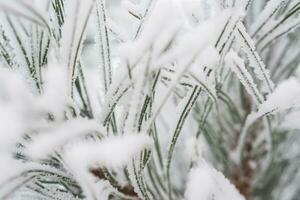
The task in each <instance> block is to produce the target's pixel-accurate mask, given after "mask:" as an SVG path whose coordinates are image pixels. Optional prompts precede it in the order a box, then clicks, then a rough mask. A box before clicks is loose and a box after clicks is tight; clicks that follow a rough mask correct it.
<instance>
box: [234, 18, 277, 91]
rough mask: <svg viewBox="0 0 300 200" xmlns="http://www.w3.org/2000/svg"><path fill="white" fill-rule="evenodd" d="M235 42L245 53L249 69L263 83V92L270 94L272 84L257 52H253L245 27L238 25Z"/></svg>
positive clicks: (252, 43)
mask: <svg viewBox="0 0 300 200" xmlns="http://www.w3.org/2000/svg"><path fill="white" fill-rule="evenodd" d="M237 32H238V33H237V36H236V38H237V41H238V43H239V45H241V48H242V50H243V51H244V52H245V53H246V55H247V58H248V60H249V65H250V67H252V68H253V71H254V73H255V74H256V77H257V78H258V79H259V80H262V81H263V88H262V89H263V90H264V91H267V92H268V93H270V92H272V90H273V88H274V83H273V82H272V80H271V78H270V75H269V71H268V70H267V69H266V66H265V64H264V63H263V61H262V60H261V58H260V57H259V55H258V53H257V51H256V50H255V45H254V42H253V41H252V39H251V37H250V36H249V35H248V34H247V32H246V29H245V27H244V26H243V24H242V23H238V29H237Z"/></svg>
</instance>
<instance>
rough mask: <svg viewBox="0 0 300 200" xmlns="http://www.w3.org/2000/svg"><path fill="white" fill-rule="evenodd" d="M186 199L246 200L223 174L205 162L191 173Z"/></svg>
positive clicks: (202, 161) (201, 162)
mask: <svg viewBox="0 0 300 200" xmlns="http://www.w3.org/2000/svg"><path fill="white" fill-rule="evenodd" d="M185 199H186V200H199V199H201V200H211V199H214V200H245V198H244V197H243V196H242V195H241V194H240V193H239V192H238V191H237V189H236V188H235V187H234V186H233V185H232V184H231V183H230V182H229V181H228V179H226V178H225V177H224V175H223V174H222V173H221V172H219V171H217V170H216V169H214V168H213V167H211V166H210V165H209V164H208V163H207V162H206V161H204V160H201V161H200V162H199V163H198V165H197V166H196V167H194V168H192V169H191V171H190V173H189V177H188V182H187V188H186V191H185Z"/></svg>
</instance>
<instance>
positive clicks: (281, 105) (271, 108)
mask: <svg viewBox="0 0 300 200" xmlns="http://www.w3.org/2000/svg"><path fill="white" fill-rule="evenodd" d="M299 103H300V82H299V80H297V79H296V78H294V77H292V78H289V79H288V80H285V81H283V82H282V83H280V84H279V85H278V86H277V87H276V89H275V90H274V92H273V93H271V94H270V95H269V96H268V97H267V100H266V101H265V102H263V103H262V104H261V105H260V106H259V109H258V111H257V112H254V113H252V114H251V115H250V116H249V117H248V118H249V119H248V120H249V123H251V122H254V121H255V120H257V119H258V118H260V117H262V116H266V115H269V114H274V113H276V112H279V111H283V110H286V109H289V108H292V107H294V106H299Z"/></svg>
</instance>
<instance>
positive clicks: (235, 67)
mask: <svg viewBox="0 0 300 200" xmlns="http://www.w3.org/2000/svg"><path fill="white" fill-rule="evenodd" d="M226 62H227V63H228V64H227V65H228V66H229V67H230V69H231V70H232V71H233V72H234V73H235V74H236V75H237V77H238V78H239V80H240V81H241V83H242V84H243V85H244V87H245V88H246V90H247V92H248V93H249V94H250V95H251V96H252V97H253V99H254V100H255V101H256V103H257V104H260V103H262V102H263V97H262V95H261V94H260V92H259V90H258V88H257V85H256V84H255V83H254V80H253V78H252V76H251V74H250V73H249V72H248V71H247V69H246V67H245V64H244V61H243V60H242V59H241V58H239V57H238V55H237V54H236V53H235V52H234V51H230V52H229V53H228V54H227V56H226Z"/></svg>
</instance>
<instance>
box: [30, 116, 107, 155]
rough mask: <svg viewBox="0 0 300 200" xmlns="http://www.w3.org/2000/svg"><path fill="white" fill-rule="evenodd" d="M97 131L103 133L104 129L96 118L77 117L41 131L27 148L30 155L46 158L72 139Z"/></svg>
mask: <svg viewBox="0 0 300 200" xmlns="http://www.w3.org/2000/svg"><path fill="white" fill-rule="evenodd" d="M95 132H98V133H100V135H102V134H103V133H104V130H103V128H102V127H100V126H99V125H98V123H97V122H96V121H94V120H87V119H80V118H77V119H71V120H68V121H66V122H64V123H62V124H56V126H55V128H53V129H50V130H45V131H44V132H43V131H40V132H39V135H36V136H35V137H34V139H33V142H32V143H31V144H30V146H29V147H28V149H27V151H28V155H30V157H32V158H35V159H39V158H40V159H41V158H44V157H46V156H48V155H50V154H51V153H53V152H54V150H56V149H57V148H59V147H61V146H63V145H66V144H67V143H68V142H70V141H72V139H74V138H77V137H79V136H84V135H87V134H91V133H95Z"/></svg>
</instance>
